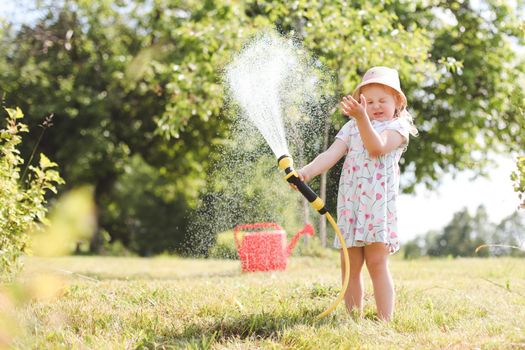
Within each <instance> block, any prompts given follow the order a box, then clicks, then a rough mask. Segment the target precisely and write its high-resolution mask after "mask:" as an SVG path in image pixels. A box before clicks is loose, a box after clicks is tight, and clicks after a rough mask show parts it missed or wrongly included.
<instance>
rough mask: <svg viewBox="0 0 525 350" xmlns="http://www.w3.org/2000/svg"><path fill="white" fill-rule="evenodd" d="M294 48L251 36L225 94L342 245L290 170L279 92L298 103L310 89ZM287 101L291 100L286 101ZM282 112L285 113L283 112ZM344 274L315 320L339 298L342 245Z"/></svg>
mask: <svg viewBox="0 0 525 350" xmlns="http://www.w3.org/2000/svg"><path fill="white" fill-rule="evenodd" d="M296 53H297V47H296V46H294V45H293V44H291V43H290V42H289V41H286V40H284V39H283V38H282V37H280V36H279V35H277V34H271V33H266V34H263V35H260V36H258V37H256V38H255V39H254V40H253V41H252V43H251V44H250V45H247V46H245V48H244V49H243V51H242V52H241V53H240V54H239V55H238V57H236V59H235V60H234V61H233V62H232V63H231V64H230V65H229V66H228V67H227V70H226V82H227V85H228V86H229V88H230V95H231V96H232V97H233V98H234V99H235V100H236V102H237V103H238V104H239V106H240V107H241V108H242V111H243V113H242V114H241V115H242V116H244V117H246V118H247V119H248V120H249V121H250V122H251V123H252V124H253V125H255V126H256V127H257V129H258V130H259V132H260V133H261V135H262V136H263V137H264V139H265V140H266V142H267V143H268V145H269V146H270V148H271V149H272V151H273V153H274V154H275V155H276V156H277V157H278V165H279V168H280V169H281V170H284V172H285V173H286V176H285V179H286V181H288V182H289V183H290V184H293V185H295V187H296V188H297V189H298V190H299V192H301V194H302V195H303V196H304V197H305V198H306V199H307V200H308V201H309V202H310V204H311V205H312V206H313V208H314V209H315V210H317V211H318V212H319V214H321V215H324V216H325V217H326V218H327V219H328V221H329V222H330V224H331V225H332V227H333V229H334V231H335V232H336V234H337V237H338V239H339V241H340V243H341V246H342V247H346V244H345V241H344V238H343V236H342V234H341V231H340V230H339V228H338V226H337V224H336V222H335V220H334V219H333V218H332V216H331V215H330V213H329V212H328V210H327V209H326V206H325V204H324V201H323V200H322V199H321V198H320V197H319V196H318V195H317V194H316V193H315V192H314V191H313V190H312V189H311V188H310V187H309V186H308V185H307V184H306V183H304V181H302V180H301V179H300V178H299V176H298V174H297V171H295V170H294V168H293V160H292V157H290V156H289V154H290V152H289V150H288V143H287V141H286V137H285V136H286V135H285V131H284V123H283V119H282V116H281V115H282V106H281V101H286V99H283V95H294V96H302V97H303V101H310V102H311V101H312V98H310V96H308V92H309V91H310V92H311V91H312V90H315V87H314V86H312V85H311V83H312V82H315V81H317V80H316V79H309V78H310V77H311V76H310V72H309V71H308V69H307V67H306V65H304V64H303V63H304V62H302V61H301V58H300V57H299V56H298V55H297V54H296ZM292 100H293V99H292ZM285 113H286V112H285ZM342 252H343V257H344V266H345V274H344V278H343V286H342V289H341V292H340V294H339V296H338V297H337V299H336V300H335V301H334V302H333V303H332V304H331V305H330V306H329V307H328V308H327V309H326V310H325V311H323V312H322V313H321V314H319V316H318V318H323V317H325V316H326V315H328V314H329V313H330V312H332V311H333V310H334V309H335V308H336V307H337V305H338V304H339V303H340V302H341V300H343V298H344V295H345V292H346V289H347V287H348V281H349V280H350V259H349V257H348V251H347V249H345V248H343V249H342Z"/></svg>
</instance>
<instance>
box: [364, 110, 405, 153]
mask: <svg viewBox="0 0 525 350" xmlns="http://www.w3.org/2000/svg"><path fill="white" fill-rule="evenodd" d="M356 122H357V127H358V128H359V133H360V134H361V140H363V144H364V146H365V148H366V150H367V151H368V154H369V155H370V157H372V158H375V157H378V156H381V155H383V154H387V153H390V152H392V151H393V150H395V149H396V148H398V147H399V146H401V144H402V143H403V142H404V139H403V136H401V134H400V133H398V132H397V131H394V130H385V131H383V132H382V133H381V134H378V133H377V131H375V129H374V128H373V127H372V123H370V119H369V118H368V116H366V117H365V118H359V119H358V118H356Z"/></svg>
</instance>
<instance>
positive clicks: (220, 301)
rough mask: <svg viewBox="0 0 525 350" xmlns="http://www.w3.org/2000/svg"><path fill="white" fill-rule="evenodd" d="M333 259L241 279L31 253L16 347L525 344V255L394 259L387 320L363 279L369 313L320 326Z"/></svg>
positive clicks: (182, 263) (17, 309) (333, 289)
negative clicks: (392, 291) (392, 308)
mask: <svg viewBox="0 0 525 350" xmlns="http://www.w3.org/2000/svg"><path fill="white" fill-rule="evenodd" d="M338 261H339V260H338V258H337V256H336V255H334V256H332V257H330V258H303V257H295V258H292V259H291V260H290V264H289V267H288V269H287V271H284V272H273V273H272V272H268V273H248V274H243V273H241V272H240V267H239V262H238V261H231V260H230V261H228V260H191V259H182V258H168V257H161V258H152V259H141V258H106V257H64V258H28V259H27V260H26V262H25V265H26V268H25V270H24V273H23V275H22V276H21V282H20V283H21V284H20V285H19V286H18V289H17V290H25V292H24V293H22V294H23V295H25V297H20V296H19V297H12V298H15V299H16V298H18V299H17V300H23V301H22V302H19V303H18V304H15V306H13V308H12V309H11V311H10V313H9V317H11V318H12V320H14V321H16V323H18V324H19V325H20V326H19V327H18V328H17V329H16V331H12V333H11V337H12V338H11V340H10V342H11V343H10V346H12V347H14V348H21V349H43V348H46V349H47V348H53V349H54V348H59V349H60V348H63V349H70V348H75V349H86V348H93V349H475V348H480V349H525V263H524V260H523V259H517V258H498V259H496V258H491V259H455V260H454V259H438V260H426V259H420V260H413V261H403V260H400V259H399V258H397V259H396V258H394V259H392V262H391V267H392V272H393V275H394V280H395V288H396V293H397V298H396V310H395V316H394V319H393V321H392V322H390V323H382V322H378V321H376V314H375V305H374V301H373V295H372V290H371V283H370V281H369V280H368V279H365V284H366V293H365V304H366V306H365V317H364V318H362V319H361V318H358V317H356V316H352V315H349V314H348V313H346V311H345V308H344V306H343V305H340V306H339V307H338V308H337V310H336V311H335V312H334V313H332V314H331V315H329V316H328V317H327V318H325V319H323V320H321V321H316V319H315V318H316V315H317V314H319V313H320V312H322V311H323V310H324V309H325V308H326V307H327V306H328V305H329V304H330V303H331V302H332V301H333V300H334V299H335V298H336V296H337V294H338V291H339V283H340V281H339V275H340V273H339V266H338V265H339V264H338ZM42 274H44V275H42ZM42 276H45V277H42ZM46 278H47V279H46ZM34 281H39V282H38V283H35V282H34ZM42 281H44V282H42ZM46 281H47V282H46ZM50 281H51V282H50ZM46 283H47V284H51V286H50V287H49V288H43V287H42V285H45V284H46ZM53 285H54V286H55V288H53ZM35 286H36V287H35ZM38 286H40V287H38ZM37 287H38V288H37ZM42 291H43V292H42ZM50 291H51V292H50ZM5 293H7V292H5ZM11 294H12V293H11ZM15 294H16V293H15ZM18 295H20V293H18ZM1 296H2V294H1V293H0V297H1ZM4 299H5V298H4ZM1 301H2V300H1V298H0V312H1V310H2V309H1V306H2V303H1ZM4 305H6V303H4ZM4 310H9V308H7V309H6V307H4ZM0 316H1V315H0ZM1 339H2V337H1V332H0V344H1V343H2V342H1ZM4 344H6V342H4ZM0 347H1V345H0Z"/></svg>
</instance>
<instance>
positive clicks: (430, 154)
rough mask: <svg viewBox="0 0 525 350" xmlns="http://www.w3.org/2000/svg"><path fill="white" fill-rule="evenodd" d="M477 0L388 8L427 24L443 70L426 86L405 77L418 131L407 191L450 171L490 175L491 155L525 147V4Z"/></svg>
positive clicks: (408, 22)
mask: <svg viewBox="0 0 525 350" xmlns="http://www.w3.org/2000/svg"><path fill="white" fill-rule="evenodd" d="M475 3H476V2H472V1H455V0H432V1H426V0H420V1H413V2H409V3H407V2H391V3H390V5H389V8H391V10H392V11H394V12H396V13H397V15H398V17H399V20H400V22H401V23H402V24H403V25H404V26H405V27H408V28H410V27H421V28H426V29H427V34H428V38H429V40H430V41H431V42H432V48H431V50H430V52H429V61H430V62H433V63H434V64H436V65H437V67H438V68H439V69H438V72H437V73H438V74H437V75H435V76H434V77H433V78H431V79H428V80H427V81H426V82H425V83H424V84H419V85H417V86H416V85H413V84H412V83H411V81H410V80H406V79H405V80H404V82H405V84H403V85H404V87H405V88H406V90H407V92H408V95H409V96H408V97H409V98H408V100H409V101H410V102H411V106H412V108H413V110H414V111H415V114H416V125H417V126H418V127H419V132H420V136H419V137H418V138H416V139H414V141H413V143H412V145H411V146H410V147H409V148H408V151H407V153H406V154H405V158H406V162H405V166H406V169H407V170H410V172H412V173H413V174H414V177H413V181H409V182H407V186H408V187H407V189H409V190H410V189H412V187H413V185H415V184H416V183H418V182H420V180H424V182H425V183H427V185H429V186H430V185H431V184H432V183H436V182H439V179H440V178H441V177H442V175H443V174H445V173H448V172H450V171H455V170H463V169H472V170H475V171H476V172H479V173H481V174H486V173H487V171H488V170H489V167H488V165H489V164H490V162H491V159H490V157H487V154H489V155H490V154H491V153H494V152H496V153H497V152H501V153H503V154H505V153H509V152H516V151H521V150H522V149H523V145H524V144H525V118H523V107H524V103H525V95H524V92H523V89H522V86H523V83H524V82H525V80H524V79H525V78H524V73H525V64H524V63H525V62H524V58H523V56H522V55H519V53H518V51H517V49H516V47H517V45H522V46H523V45H524V43H525V42H524V39H525V36H524V35H523V31H521V30H520V26H522V23H523V22H522V21H523V19H522V18H523V7H522V5H520V6H517V7H513V5H511V4H510V3H503V2H501V1H497V0H488V1H482V2H479V3H477V5H475ZM520 17H521V18H520ZM410 182H411V183H412V185H410Z"/></svg>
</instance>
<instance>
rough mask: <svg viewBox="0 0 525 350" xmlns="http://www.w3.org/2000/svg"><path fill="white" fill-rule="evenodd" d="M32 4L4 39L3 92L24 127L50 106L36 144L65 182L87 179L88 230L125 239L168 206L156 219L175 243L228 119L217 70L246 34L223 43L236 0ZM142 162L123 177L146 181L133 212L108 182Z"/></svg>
mask: <svg viewBox="0 0 525 350" xmlns="http://www.w3.org/2000/svg"><path fill="white" fill-rule="evenodd" d="M42 6H43V10H42V11H44V14H45V15H44V16H43V17H41V19H39V20H38V21H37V23H35V24H34V25H31V26H24V27H22V28H21V29H20V30H19V31H16V32H14V33H12V32H10V33H9V35H6V36H5V37H4V40H3V48H5V49H6V50H5V51H3V52H4V56H3V58H4V59H5V61H6V62H7V63H8V65H0V67H4V68H3V70H2V71H1V72H0V81H1V82H2V84H0V85H1V86H2V90H3V95H5V96H6V101H7V102H8V103H9V104H19V105H21V106H23V107H24V108H25V109H26V110H27V111H28V115H29V116H30V117H32V118H33V119H32V120H30V122H29V124H30V125H31V126H33V125H35V124H36V118H39V117H40V116H41V115H42V114H45V113H48V112H50V111H52V112H53V113H55V124H56V127H55V129H54V130H53V134H52V135H50V136H51V137H48V138H47V139H45V140H44V142H43V144H42V147H43V149H44V150H45V151H46V152H48V153H49V154H52V155H53V156H54V157H55V158H56V159H57V160H58V161H59V162H60V163H61V164H64V168H63V174H64V178H66V179H67V183H68V184H69V185H70V186H75V185H77V184H82V183H92V184H94V185H95V198H96V203H97V207H98V209H99V224H100V231H104V230H105V231H108V232H109V233H110V234H111V237H112V239H113V240H117V239H118V240H123V241H124V243H126V244H131V243H130V240H131V239H132V237H135V236H136V235H135V234H132V236H130V232H136V231H137V229H136V227H137V221H141V222H142V224H140V225H139V226H140V227H142V229H141V230H142V231H140V232H143V230H144V224H145V220H146V221H147V222H148V223H149V224H150V225H151V224H155V223H156V222H160V220H151V218H149V219H148V217H146V216H145V214H146V212H149V213H152V212H159V211H157V210H156V209H155V208H157V207H158V206H165V207H164V208H165V210H167V211H168V212H170V211H175V212H177V213H180V215H175V216H173V215H169V214H167V215H164V219H167V220H168V221H169V225H168V226H169V227H171V229H170V230H171V231H170V232H169V233H168V234H170V235H171V237H172V239H173V238H174V241H175V243H176V242H177V241H178V242H182V241H183V240H184V237H183V233H184V220H183V219H182V218H183V217H184V215H185V212H186V210H188V208H192V207H194V206H195V203H196V201H197V198H198V195H199V190H200V189H201V188H202V187H203V185H204V183H205V178H206V169H207V166H208V163H209V161H210V160H211V159H212V157H209V155H210V154H213V152H211V150H212V149H213V147H214V146H215V145H216V144H217V143H218V142H220V140H221V139H222V138H224V137H226V134H227V128H228V123H225V122H224V120H222V119H220V118H219V116H221V115H223V94H222V86H221V84H220V79H219V75H220V71H219V68H220V67H221V66H222V65H224V64H225V62H226V61H227V60H228V59H229V56H230V54H231V52H232V49H238V48H239V46H240V43H241V42H242V35H249V31H248V32H246V34H242V33H240V34H241V38H240V40H234V37H235V36H236V35H237V33H238V29H239V28H241V22H242V21H243V20H244V17H243V16H238V14H239V6H238V5H233V6H230V5H229V2H224V3H222V2H213V3H212V2H205V3H202V2H198V1H188V2H186V3H184V4H174V3H169V4H168V3H167V2H163V1H158V2H154V3H150V2H149V1H136V2H126V1H124V2H119V3H114V2H112V1H96V2H90V1H67V2H64V3H56V2H49V3H46V4H42ZM211 11H214V16H213V17H212V18H210V17H209V16H208V15H207V14H208V13H209V12H211ZM215 26H219V27H220V28H221V30H219V31H216V30H215ZM148 167H153V168H154V169H155V171H154V173H155V176H156V178H155V179H152V178H144V179H143V182H142V183H141V184H140V185H143V186H140V185H138V186H135V187H134V188H133V189H131V188H130V187H131V186H130V183H128V184H126V185H123V186H124V187H125V188H130V191H137V192H138V195H139V197H140V193H143V191H144V188H151V187H154V190H151V191H150V192H148V193H145V196H153V198H152V201H150V202H149V203H150V206H148V210H145V211H144V210H138V209H139V208H137V207H134V208H132V207H131V205H132V204H131V203H137V202H136V201H131V202H127V201H125V200H120V199H119V198H125V197H126V196H125V195H123V194H122V193H121V192H120V190H119V189H117V188H116V187H115V186H116V185H117V184H122V182H123V181H132V180H131V178H132V177H130V176H128V177H126V176H125V175H124V174H125V173H126V171H138V172H142V173H148V171H147V170H145V169H146V168H148ZM139 168H144V169H143V170H141V169H139ZM149 173H151V171H149ZM146 203H147V202H143V203H141V205H142V207H143V206H144V205H146ZM168 208H169V209H168ZM128 214H129V215H133V216H134V218H127V217H126V215H128ZM141 215H143V217H142V219H141V218H140V216H141ZM152 221H153V222H152ZM177 228H178V229H177ZM150 229H151V227H147V228H146V230H147V231H148V230H150ZM98 237H99V238H100V235H99V236H98ZM149 240H150V241H152V236H149ZM153 240H154V239H153ZM93 243H94V244H93V248H97V246H98V245H97V244H96V243H97V241H94V242H93ZM157 247H158V246H157ZM166 248H167V249H168V250H171V249H173V246H172V245H170V246H167V247H166ZM137 249H138V248H137Z"/></svg>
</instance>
